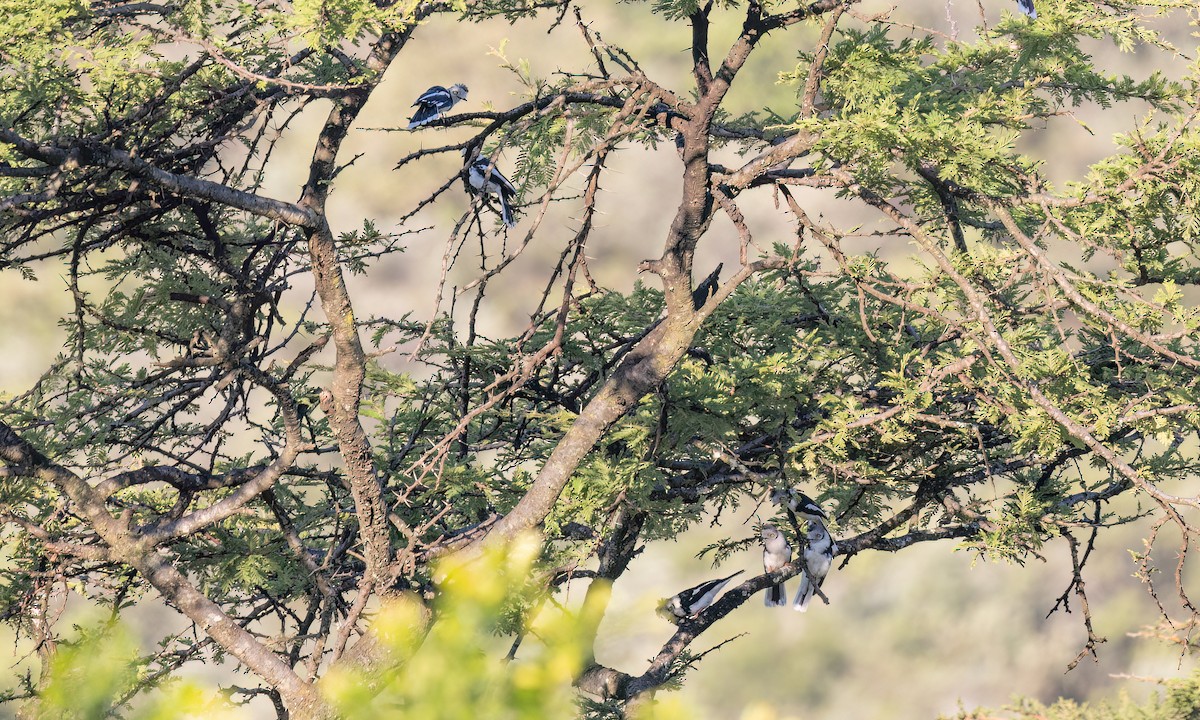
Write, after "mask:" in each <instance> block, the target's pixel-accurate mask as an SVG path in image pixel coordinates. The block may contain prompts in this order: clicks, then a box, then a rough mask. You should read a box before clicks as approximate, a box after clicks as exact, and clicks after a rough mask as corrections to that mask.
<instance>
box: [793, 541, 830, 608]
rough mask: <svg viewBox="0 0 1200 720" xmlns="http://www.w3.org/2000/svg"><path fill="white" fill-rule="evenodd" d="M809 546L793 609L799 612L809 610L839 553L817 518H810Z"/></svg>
mask: <svg viewBox="0 0 1200 720" xmlns="http://www.w3.org/2000/svg"><path fill="white" fill-rule="evenodd" d="M807 519H808V545H806V546H805V548H804V572H803V573H801V575H800V590H799V591H797V592H796V602H795V603H794V604H793V605H792V609H793V610H796V611H797V612H804V611H806V610H808V602H809V601H810V600H812V596H813V593H814V592H816V589H817V588H819V587H821V583H823V582H825V576H826V575H828V574H829V568H830V566H831V565H833V555H834V553H836V552H837V543H835V542H834V541H833V536H831V535H830V534H829V530H828V529H827V528H826V527H825V523H823V522H821V521H820V520H819V519H817V518H815V517H808V518H807Z"/></svg>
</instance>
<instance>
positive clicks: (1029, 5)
mask: <svg viewBox="0 0 1200 720" xmlns="http://www.w3.org/2000/svg"><path fill="white" fill-rule="evenodd" d="M1017 7H1019V8H1020V9H1021V12H1023V13H1025V14H1026V15H1028V16H1029V17H1030V19H1031V20H1037V9H1036V8H1034V7H1033V0H1017Z"/></svg>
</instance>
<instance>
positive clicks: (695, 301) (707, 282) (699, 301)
mask: <svg viewBox="0 0 1200 720" xmlns="http://www.w3.org/2000/svg"><path fill="white" fill-rule="evenodd" d="M724 266H725V263H717V267H716V269H714V270H713V271H712V272H710V273H709V274H708V277H706V278H704V279H703V280H701V281H700V284H699V285H697V286H696V289H695V290H693V291H692V307H693V308H695V309H696V310H699V309H700V308H701V307H703V306H704V303H706V302H708V299H709V298H710V297H712V296H713V295H714V294H716V292H717V284H718V283H719V282H720V278H721V268H722V267H724Z"/></svg>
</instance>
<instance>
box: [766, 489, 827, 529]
mask: <svg viewBox="0 0 1200 720" xmlns="http://www.w3.org/2000/svg"><path fill="white" fill-rule="evenodd" d="M771 502H773V503H775V504H776V505H783V504H785V503H786V504H787V507H788V510H791V511H792V512H794V513H796V514H797V515H799V516H801V517H803V518H805V519H806V520H814V519H815V520H821V521H825V522H828V521H829V516H828V515H826V514H825V511H824V510H823V509H822V508H821V506H820V505H818V504H817V501H816V500H813V499H812V498H810V497H809V496H807V495H805V494H804V493H802V492H800V491H799V490H797V489H796V488H776V489H775V490H772V491H771Z"/></svg>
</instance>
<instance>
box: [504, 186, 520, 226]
mask: <svg viewBox="0 0 1200 720" xmlns="http://www.w3.org/2000/svg"><path fill="white" fill-rule="evenodd" d="M500 218H501V219H502V220H504V227H506V228H511V227H516V225H517V221H516V220H514V219H513V214H512V206H511V205H509V204H508V198H507V197H505V195H504V193H500Z"/></svg>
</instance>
